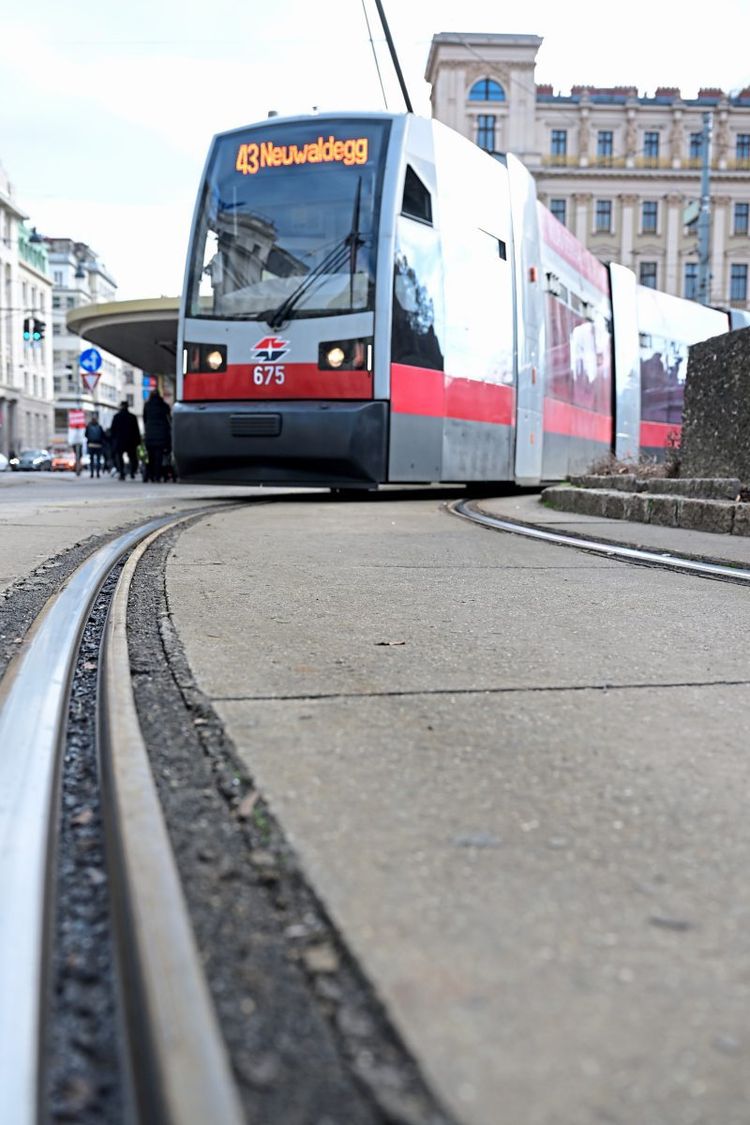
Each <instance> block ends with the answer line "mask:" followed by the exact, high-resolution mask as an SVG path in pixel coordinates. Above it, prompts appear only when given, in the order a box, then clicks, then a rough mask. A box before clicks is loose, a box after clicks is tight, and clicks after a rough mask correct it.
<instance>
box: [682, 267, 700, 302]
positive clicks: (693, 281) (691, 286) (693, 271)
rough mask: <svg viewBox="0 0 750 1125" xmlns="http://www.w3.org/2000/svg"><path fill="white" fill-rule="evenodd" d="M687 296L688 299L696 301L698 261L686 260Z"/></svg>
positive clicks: (685, 293)
mask: <svg viewBox="0 0 750 1125" xmlns="http://www.w3.org/2000/svg"><path fill="white" fill-rule="evenodd" d="M684 295H685V297H687V299H688V301H694V300H695V298H696V297H697V296H698V263H697V262H686V263H685V292H684Z"/></svg>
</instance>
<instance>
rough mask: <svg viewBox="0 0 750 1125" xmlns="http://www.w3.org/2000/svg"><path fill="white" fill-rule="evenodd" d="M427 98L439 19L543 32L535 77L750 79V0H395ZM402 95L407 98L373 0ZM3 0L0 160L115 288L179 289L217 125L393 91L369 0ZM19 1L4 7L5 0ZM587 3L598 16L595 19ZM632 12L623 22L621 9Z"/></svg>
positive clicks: (408, 72)
mask: <svg viewBox="0 0 750 1125" xmlns="http://www.w3.org/2000/svg"><path fill="white" fill-rule="evenodd" d="M383 2H384V7H385V10H386V14H387V16H388V20H389V23H390V27H391V32H392V35H393V38H394V40H395V43H396V47H397V50H398V53H399V57H400V60H401V65H402V68H403V70H404V73H405V76H406V82H407V86H408V88H409V91H410V95H411V99H412V102H413V104H414V108H415V110H416V112H419V113H424V114H427V115H428V114H429V88H428V86H427V84H426V82H425V81H424V69H425V64H426V61H427V53H428V50H429V46H430V41H431V38H432V36H433V35H434V34H435V33H436V32H439V31H464V32H466V31H469V32H502V33H519V34H531V35H539V36H541V37H542V38H543V39H544V43H543V45H542V48H541V50H540V52H539V55H538V60H537V73H536V78H537V81H538V82H551V83H552V84H553V85H554V87H555V91H556V92H558V91H559V92H563V93H566V92H568V91H569V89H570V86H571V85H573V84H576V83H590V84H598V85H634V86H637V87H638V89H639V91H640V92H641V93H647V92H653V90H654V88H655V87H656V86H679V87H680V88H681V89H682V93H683V96H685V97H693V96H695V94H696V93H697V90H698V87H699V86H721V87H722V88H723V89H725V90H727V91H733V90H737V89H739V88H741V87H743V86H745V85H750V51H748V47H747V44H748V32H749V31H750V0H713V3H712V4H710V5H709V6H707V8H706V9H705V11H704V14H703V15H702V16H701V18H700V20H699V19H698V16H697V15H696V14H695V11H694V9H693V8H692V7H691V6H689V5H687V4H685V3H684V2H679V3H677V2H675V0H658V2H657V0H629V2H628V3H625V4H623V3H622V2H621V0H599V3H598V4H586V5H575V4H563V3H560V2H559V0H526V3H524V4H515V5H508V6H507V8H508V9H509V10H505V9H506V5H503V4H499V3H497V2H494V3H490V2H489V0H461V3H455V0H452V2H449V0H398V3H396V2H395V0H383ZM365 4H366V9H367V13H368V16H369V19H370V26H371V28H372V33H373V38H374V39H375V46H376V50H377V53H378V58H379V62H380V67H381V71H382V74H383V79H384V83H385V88H386V95H387V99H388V105H389V108H391V109H394V110H398V111H400V110H401V109H402V108H403V106H402V103H401V99H400V96H399V92H398V84H397V82H396V80H395V77H394V75H393V71H392V67H391V63H390V59H389V56H388V51H387V47H386V45H385V42H384V38H383V34H382V30H381V27H380V24H379V21H378V16H377V9H376V7H375V4H374V2H373V0H365ZM12 7H13V11H12V14H11V0H0V163H2V164H3V166H4V167H5V170H6V172H7V173H8V175H9V176H10V179H11V181H12V183H13V184H14V186H15V190H16V196H17V200H18V202H19V203H20V205H21V207H22V208H23V209H24V210H25V211H27V212H28V213H29V215H30V220H29V221H30V223H31V224H33V225H35V226H37V228H38V229H39V230H40V232H42V233H44V234H48V235H54V236H67V237H71V238H74V239H76V240H80V241H82V242H87V243H88V244H89V245H90V246H91V247H92V248H93V249H94V250H95V251H96V252H97V253H98V254H99V255H100V257H101V258H102V260H103V261H104V262H105V263H106V265H107V266H108V268H109V270H110V272H111V273H112V274H113V276H114V278H115V280H116V281H117V282H118V285H119V291H118V296H119V297H120V298H122V299H127V298H132V297H149V296H159V295H160V294H168V295H176V294H177V293H178V292H179V291H180V289H181V287H182V274H183V270H184V259H185V251H186V241H187V236H188V228H189V223H190V218H191V215H192V209H193V203H194V199H195V195H196V192H197V189H198V181H199V178H200V175H201V170H202V167H203V162H204V160H205V156H206V152H207V150H208V145H209V143H210V140H211V137H212V136H213V134H214V133H217V132H222V131H223V130H225V129H230V128H233V127H235V126H241V125H244V124H249V123H250V122H252V121H256V120H258V119H260V118H263V117H265V116H266V115H267V113H268V110H269V109H275V110H278V111H279V112H280V113H305V112H309V111H310V110H311V109H312V108H313V107H314V106H317V107H318V108H319V109H321V110H325V109H372V110H378V109H382V108H383V96H382V93H381V89H380V84H379V82H378V77H377V72H376V69H375V64H374V62H373V58H372V49H371V46H370V43H369V40H368V34H367V27H366V23H365V17H364V14H363V8H362V0H320V3H318V4H315V3H313V0H260V2H259V0H245V2H244V3H232V2H230V0H209V2H206V0H128V2H127V3H122V2H118V3H116V4H115V3H113V2H112V0H68V3H65V4H60V3H59V0H34V3H33V4H29V5H27V6H26V9H25V10H26V11H27V12H28V15H27V16H26V15H23V14H22V13H23V12H24V8H23V7H22V6H21V5H18V4H17V3H14V4H13V5H12ZM3 13H5V14H3ZM583 20H585V23H584V22H583ZM620 24H622V26H619V25H620Z"/></svg>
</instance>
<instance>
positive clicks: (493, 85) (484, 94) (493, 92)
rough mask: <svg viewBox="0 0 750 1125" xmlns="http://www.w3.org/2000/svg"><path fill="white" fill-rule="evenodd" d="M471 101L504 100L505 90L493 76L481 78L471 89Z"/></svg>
mask: <svg viewBox="0 0 750 1125" xmlns="http://www.w3.org/2000/svg"><path fill="white" fill-rule="evenodd" d="M469 101H470V102H504V101H505V90H504V89H503V88H502V86H501V85H500V83H499V82H495V80H494V79H493V78H480V79H479V81H478V82H475V83H474V85H473V86H472V87H471V89H470V90H469Z"/></svg>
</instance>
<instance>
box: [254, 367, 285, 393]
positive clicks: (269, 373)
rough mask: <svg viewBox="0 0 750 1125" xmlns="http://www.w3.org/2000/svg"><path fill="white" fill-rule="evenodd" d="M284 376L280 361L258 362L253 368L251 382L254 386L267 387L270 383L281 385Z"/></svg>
mask: <svg viewBox="0 0 750 1125" xmlns="http://www.w3.org/2000/svg"><path fill="white" fill-rule="evenodd" d="M284 378H285V374H284V365H283V364H281V363H259V364H258V365H257V367H254V368H253V382H254V383H255V385H256V387H268V386H270V385H271V383H277V384H278V385H279V386H281V384H282V383H283V382H284Z"/></svg>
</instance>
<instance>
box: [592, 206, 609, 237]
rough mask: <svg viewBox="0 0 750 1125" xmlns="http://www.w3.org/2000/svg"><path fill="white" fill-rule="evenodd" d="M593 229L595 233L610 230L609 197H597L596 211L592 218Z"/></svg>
mask: <svg viewBox="0 0 750 1125" xmlns="http://www.w3.org/2000/svg"><path fill="white" fill-rule="evenodd" d="M594 230H595V231H596V232H597V233H600V234H601V233H602V232H606V233H607V234H609V232H610V231H611V230H612V200H611V199H597V201H596V213H595V218H594Z"/></svg>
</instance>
